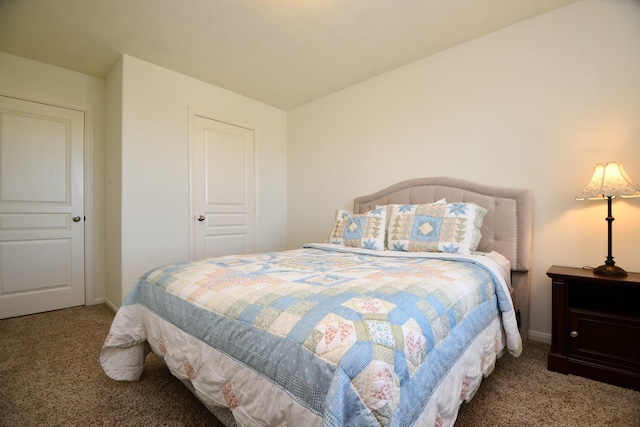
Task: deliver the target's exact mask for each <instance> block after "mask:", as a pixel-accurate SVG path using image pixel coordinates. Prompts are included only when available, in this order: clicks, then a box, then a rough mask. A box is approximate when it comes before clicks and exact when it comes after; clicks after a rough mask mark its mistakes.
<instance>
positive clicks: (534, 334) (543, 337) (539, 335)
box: [529, 331, 551, 344]
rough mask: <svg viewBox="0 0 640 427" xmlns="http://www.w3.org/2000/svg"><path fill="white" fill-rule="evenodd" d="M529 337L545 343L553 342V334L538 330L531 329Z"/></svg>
mask: <svg viewBox="0 0 640 427" xmlns="http://www.w3.org/2000/svg"><path fill="white" fill-rule="evenodd" d="M529 339H530V340H531V341H538V342H543V343H545V344H551V334H547V333H545V332H538V331H529Z"/></svg>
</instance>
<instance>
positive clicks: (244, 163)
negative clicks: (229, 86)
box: [190, 115, 255, 259]
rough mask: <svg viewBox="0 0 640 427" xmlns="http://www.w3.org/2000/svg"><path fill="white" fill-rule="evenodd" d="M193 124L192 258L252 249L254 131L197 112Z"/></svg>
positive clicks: (253, 239)
mask: <svg viewBox="0 0 640 427" xmlns="http://www.w3.org/2000/svg"><path fill="white" fill-rule="evenodd" d="M191 126H192V129H191V142H190V150H191V192H192V194H191V198H192V215H191V218H192V227H191V230H192V234H191V236H192V249H191V258H192V259H203V258H209V257H213V256H222V255H236V254H245V253H252V252H253V251H254V246H255V162H254V158H255V141H254V132H253V130H251V129H247V128H244V127H240V126H235V125H232V124H228V123H224V122H221V121H218V120H213V119H211V118H207V117H204V116H201V115H194V116H193V117H192V122H191Z"/></svg>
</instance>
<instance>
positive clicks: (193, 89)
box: [106, 55, 287, 306]
mask: <svg viewBox="0 0 640 427" xmlns="http://www.w3.org/2000/svg"><path fill="white" fill-rule="evenodd" d="M112 73H116V74H120V76H110V78H109V79H110V80H111V79H113V80H114V82H115V81H116V79H121V83H120V84H121V95H120V96H121V99H119V100H117V99H116V104H117V103H118V102H120V105H119V108H120V110H119V111H118V113H119V114H120V115H121V116H120V118H121V126H120V127H121V128H120V133H119V134H118V133H117V132H114V133H113V134H112V135H113V137H109V140H108V146H107V166H106V173H107V176H113V180H114V184H115V181H117V180H120V181H119V182H118V184H119V185H120V190H118V188H117V187H116V188H115V191H116V193H117V192H118V191H119V192H120V194H119V197H120V203H121V206H120V213H119V217H118V220H119V221H120V223H119V224H118V223H117V221H114V222H113V223H109V226H108V227H107V233H111V232H115V233H118V236H119V239H120V245H119V248H120V250H121V252H120V254H119V255H116V256H119V260H115V261H114V262H115V263H116V264H119V266H120V276H121V277H120V278H119V280H112V279H110V280H109V282H108V287H115V289H118V290H120V291H121V296H122V297H124V296H125V295H126V293H127V292H128V291H129V289H130V288H131V286H132V285H133V283H134V281H135V280H136V279H137V277H139V276H140V274H142V273H144V272H145V271H147V270H148V269H150V268H152V267H156V266H158V265H164V264H168V263H172V262H176V261H182V260H187V259H188V258H189V231H188V230H189V222H190V221H191V219H190V218H189V169H188V154H189V152H188V143H189V141H188V135H189V124H188V120H189V115H188V110H189V108H190V107H192V108H196V109H199V110H203V111H207V112H210V113H213V114H215V115H217V116H222V117H228V118H230V119H232V120H235V121H239V122H243V123H247V124H250V125H251V126H253V127H254V128H255V129H256V132H255V138H256V175H257V178H256V182H257V187H256V192H257V194H256V230H257V232H256V251H269V250H280V249H284V248H285V247H286V190H287V186H286V179H287V171H286V166H287V165H286V155H287V154H286V149H287V145H286V113H285V112H284V111H282V110H279V109H277V108H273V107H270V106H267V105H265V104H263V103H260V102H258V101H255V100H252V99H249V98H246V97H243V96H240V95H237V94H234V93H232V92H229V91H227V90H224V89H221V88H219V87H216V86H212V85H210V84H207V83H204V82H201V81H198V80H196V79H193V78H190V77H187V76H185V75H182V74H179V73H176V72H173V71H171V70H168V69H165V68H162V67H159V66H156V65H153V64H150V63H148V62H144V61H142V60H139V59H137V58H133V57H131V56H127V55H124V56H123V57H122V61H121V64H120V65H117V66H116V68H114V70H113V71H112ZM117 86H118V84H114V87H117ZM115 90H120V89H117V88H116V89H115ZM110 96H111V95H110ZM110 129H111V127H110ZM115 131H117V126H116V129H115ZM112 226H113V228H112ZM118 227H119V228H118ZM110 250H111V248H110V247H107V252H110ZM110 264H111V263H110ZM117 293H118V292H117V291H115V292H114V295H115V296H117ZM111 303H112V304H113V305H115V306H119V304H120V301H119V300H116V301H111Z"/></svg>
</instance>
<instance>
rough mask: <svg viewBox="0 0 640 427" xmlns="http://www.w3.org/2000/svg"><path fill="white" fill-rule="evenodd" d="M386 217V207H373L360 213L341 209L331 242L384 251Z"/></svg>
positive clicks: (330, 237)
mask: <svg viewBox="0 0 640 427" xmlns="http://www.w3.org/2000/svg"><path fill="white" fill-rule="evenodd" d="M386 217H387V211H386V210H385V209H373V210H370V211H369V212H365V213H363V214H359V215H356V214H353V213H351V212H347V211H343V210H339V211H338V214H337V215H336V223H335V225H334V226H333V231H331V235H330V236H329V242H331V243H333V244H335V245H344V246H350V247H353V248H364V249H374V250H376V251H383V250H384V238H385V236H386V233H385V225H386Z"/></svg>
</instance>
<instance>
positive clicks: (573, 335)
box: [569, 331, 578, 338]
mask: <svg viewBox="0 0 640 427" xmlns="http://www.w3.org/2000/svg"><path fill="white" fill-rule="evenodd" d="M569 335H571V338H576V337H577V336H578V331H571V333H569Z"/></svg>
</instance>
